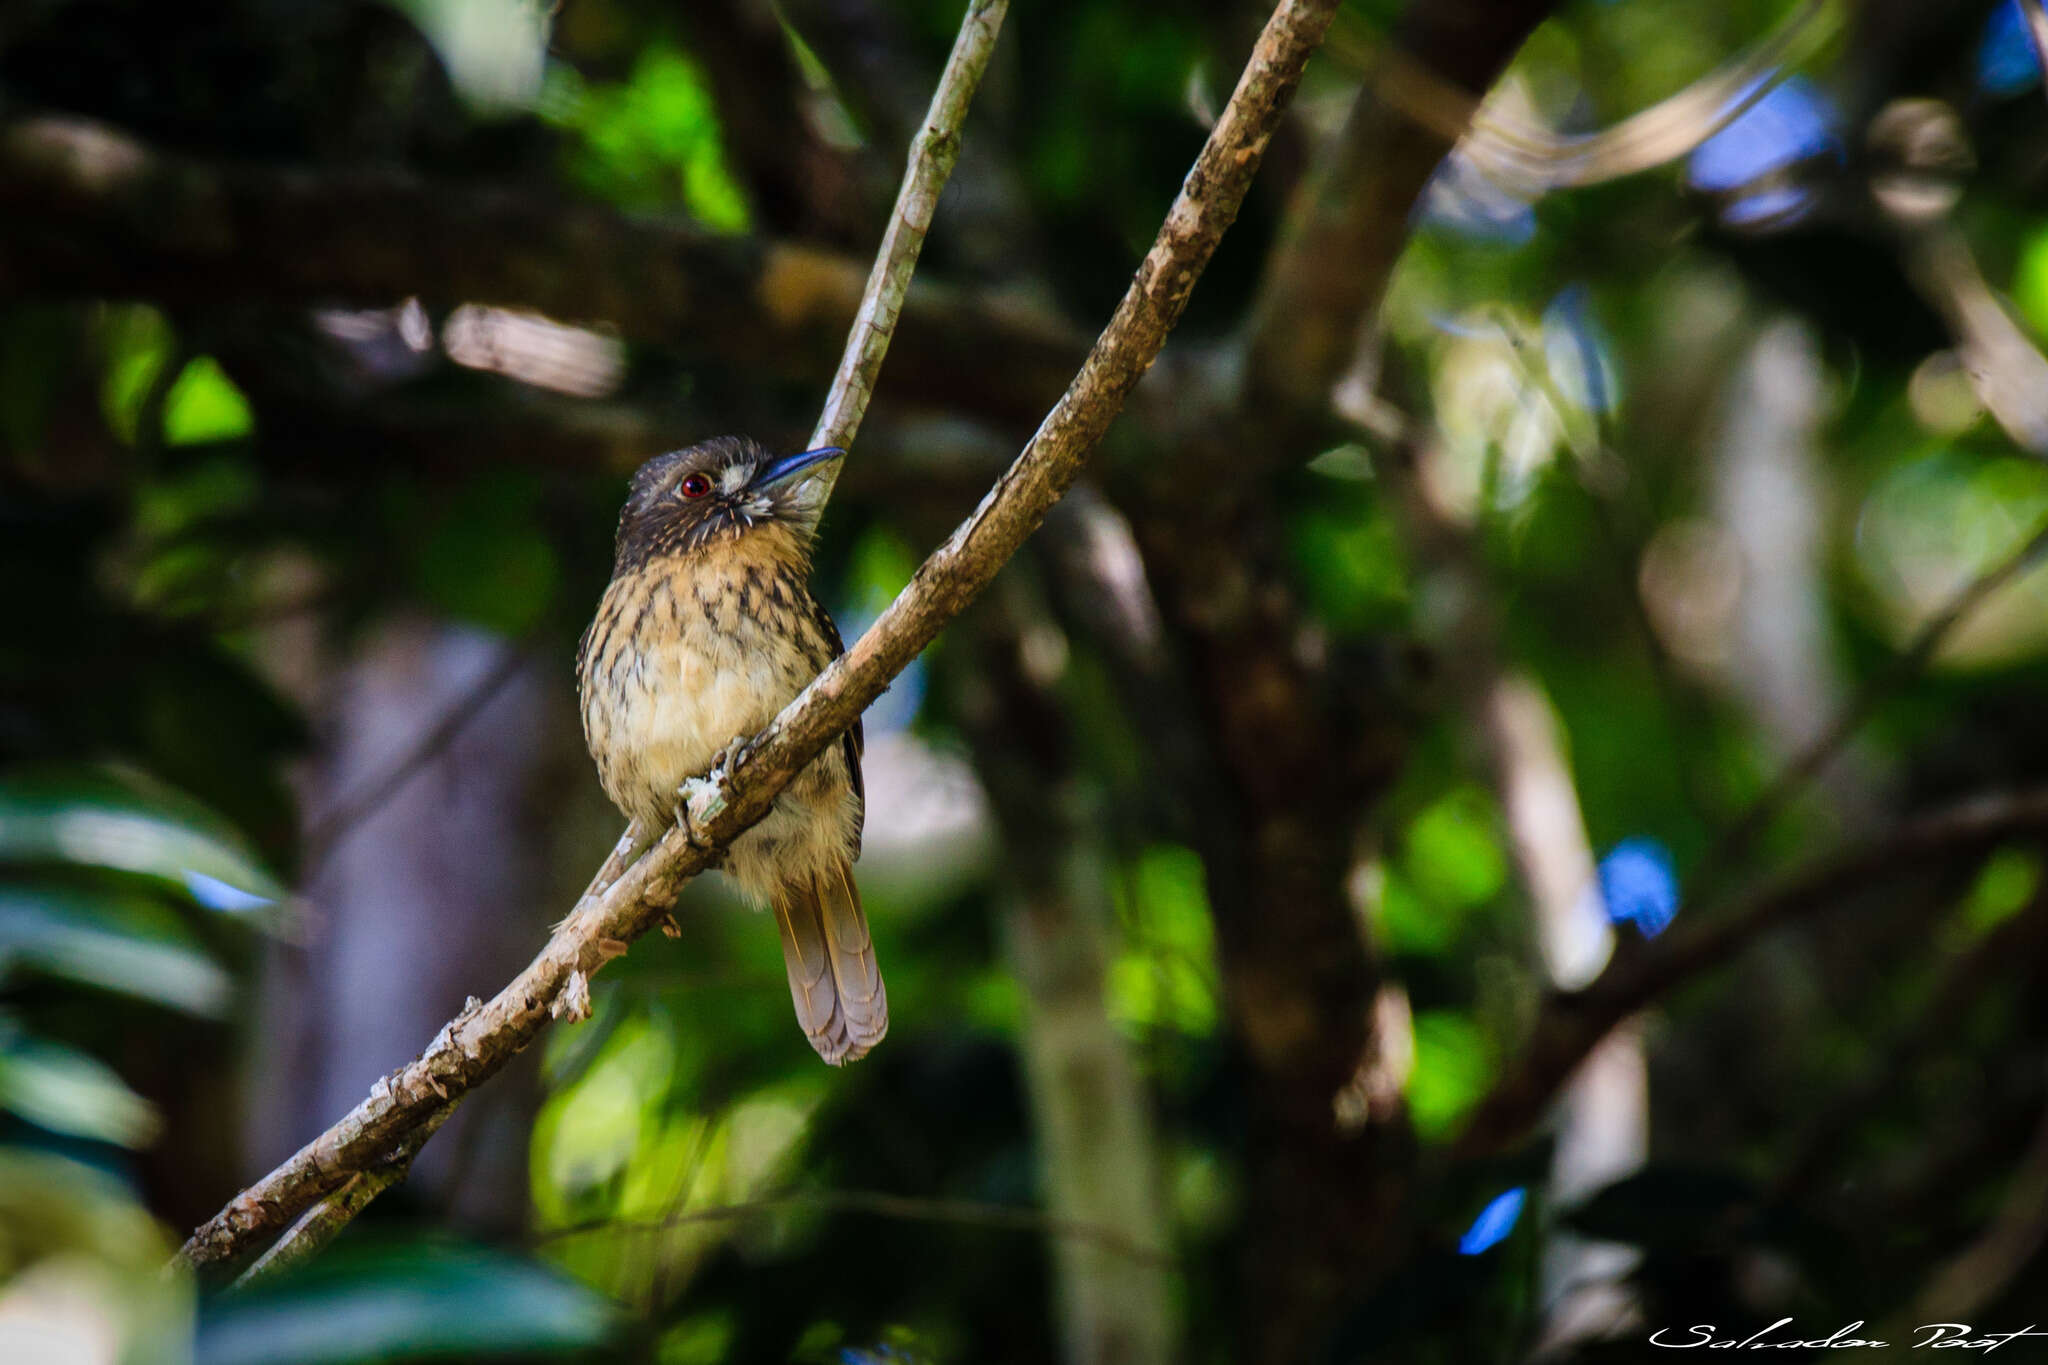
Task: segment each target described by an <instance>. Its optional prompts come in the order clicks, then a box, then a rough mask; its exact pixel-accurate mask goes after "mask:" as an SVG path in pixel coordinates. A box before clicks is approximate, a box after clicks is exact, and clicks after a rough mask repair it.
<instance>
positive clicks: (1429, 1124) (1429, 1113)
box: [1408, 1010, 1493, 1138]
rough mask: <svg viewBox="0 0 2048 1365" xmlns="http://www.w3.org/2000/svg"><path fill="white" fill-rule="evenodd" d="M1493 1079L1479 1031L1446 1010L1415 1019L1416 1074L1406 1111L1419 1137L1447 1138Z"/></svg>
mask: <svg viewBox="0 0 2048 1365" xmlns="http://www.w3.org/2000/svg"><path fill="white" fill-rule="evenodd" d="M1492 1078H1493V1049H1492V1047H1491V1046H1490V1045H1489V1044H1488V1043H1487V1039H1486V1034H1485V1033H1484V1032H1483V1031H1481V1029H1480V1027H1479V1026H1478V1025H1477V1024H1475V1023H1473V1022H1472V1021H1471V1020H1470V1019H1467V1018H1466V1017H1465V1016H1464V1015H1462V1014H1457V1013H1454V1012H1452V1011H1450V1010H1429V1011H1426V1012H1424V1013H1422V1014H1418V1015H1416V1016H1415V1070H1414V1072H1413V1073H1412V1074H1411V1075H1410V1076H1409V1079H1408V1108H1409V1111H1410V1112H1411V1113H1412V1114H1413V1115H1414V1116H1415V1129H1416V1131H1417V1132H1419V1133H1421V1134H1422V1135H1423V1136H1424V1137H1430V1138H1434V1137H1441V1136H1442V1135H1444V1134H1445V1133H1448V1132H1449V1131H1450V1130H1451V1129H1452V1128H1453V1127H1454V1126H1455V1125H1456V1124H1457V1122H1458V1120H1459V1119H1460V1118H1462V1117H1463V1116H1464V1114H1465V1112H1466V1111H1467V1110H1469V1109H1470V1108H1471V1107H1472V1106H1473V1105H1474V1104H1475V1103H1477V1102H1478V1100H1479V1097H1480V1095H1482V1094H1484V1093H1485V1091H1486V1086H1487V1083H1488V1082H1489V1081H1490V1080H1491V1079H1492Z"/></svg>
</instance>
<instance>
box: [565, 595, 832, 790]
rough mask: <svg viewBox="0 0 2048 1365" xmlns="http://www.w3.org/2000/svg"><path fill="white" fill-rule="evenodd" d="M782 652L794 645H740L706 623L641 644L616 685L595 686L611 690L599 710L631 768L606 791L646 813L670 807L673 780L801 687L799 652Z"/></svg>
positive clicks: (698, 769)
mask: <svg viewBox="0 0 2048 1365" xmlns="http://www.w3.org/2000/svg"><path fill="white" fill-rule="evenodd" d="M693 635H694V636H697V637H698V638H690V637H691V636H693ZM785 653H788V654H792V655H793V654H794V651H784V650H780V649H777V648H775V647H774V646H773V645H772V644H768V643H766V642H757V643H756V644H755V647H753V648H746V647H744V646H743V645H742V644H741V642H739V641H737V640H732V639H730V638H721V637H719V636H717V635H716V634H715V633H714V632H710V631H704V632H691V633H689V634H688V635H686V636H685V637H684V638H682V639H679V640H675V641H670V642H662V643H654V644H652V645H651V646H649V647H646V648H643V649H641V650H640V651H639V655H638V657H637V658H636V659H635V660H634V661H633V663H632V665H631V666H630V667H629V668H627V669H625V670H623V676H622V677H621V678H620V679H619V680H618V683H619V685H618V686H616V687H615V688H607V689H603V690H605V691H607V692H609V693H611V696H610V698H609V700H608V703H607V701H605V700H600V702H599V706H600V708H601V709H606V710H609V711H610V712H611V713H612V714H610V715H609V716H607V717H604V720H605V721H606V722H608V725H609V728H611V729H612V731H613V733H615V734H618V735H622V736H624V737H626V742H625V743H624V744H623V745H615V746H613V747H614V748H615V749H619V750H623V752H622V753H621V755H620V756H621V757H623V758H625V759H626V760H627V762H628V764H629V765H630V766H631V767H632V768H633V769H636V770H637V771H635V772H633V773H631V774H623V773H622V774H620V776H621V778H622V779H624V781H622V783H621V784H620V785H621V790H618V791H614V792H612V796H613V799H614V800H617V801H618V802H619V803H620V804H621V805H622V806H626V807H627V808H629V809H633V810H635V811H636V812H637V813H641V814H646V815H655V814H656V813H666V812H667V811H669V810H672V809H673V807H674V802H675V790H676V788H677V786H679V785H680V784H681V783H683V782H684V781H686V780H687V779H689V778H691V777H694V776H696V775H697V774H699V773H702V772H703V771H704V770H705V769H707V768H709V767H710V766H711V760H712V759H713V758H714V757H715V756H716V755H717V753H718V751H719V750H720V749H722V748H724V747H725V746H726V745H728V744H730V743H731V742H732V741H733V740H734V739H735V738H745V737H747V736H749V735H752V734H754V733H755V732H756V731H758V730H759V729H761V727H762V726H764V725H766V724H767V723H768V722H769V721H771V720H773V719H774V718H775V714H776V713H777V712H778V711H780V710H781V709H782V708H783V707H784V706H786V705H787V704H788V703H789V701H790V699H791V698H793V697H795V696H796V694H797V693H798V692H799V691H801V690H802V688H803V685H804V683H805V682H806V681H807V680H808V676H809V675H808V674H807V672H806V671H805V670H804V667H803V664H802V661H801V660H800V659H795V658H785V657H778V656H780V655H783V654H785ZM606 786H607V787H610V786H612V783H611V782H610V781H609V780H608V781H607V782H606ZM633 787H637V788H639V789H640V790H639V791H637V792H635V791H632V790H630V788H633ZM650 807H651V809H650Z"/></svg>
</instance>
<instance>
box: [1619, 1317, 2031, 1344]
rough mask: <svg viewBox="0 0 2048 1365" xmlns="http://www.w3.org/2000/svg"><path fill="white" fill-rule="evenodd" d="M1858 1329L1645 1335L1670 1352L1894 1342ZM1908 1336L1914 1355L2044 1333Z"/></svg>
mask: <svg viewBox="0 0 2048 1365" xmlns="http://www.w3.org/2000/svg"><path fill="white" fill-rule="evenodd" d="M1862 1330H1863V1323H1862V1321H1861V1320H1860V1319H1859V1320H1858V1321H1856V1322H1852V1323H1850V1324H1849V1325H1848V1326H1846V1327H1837V1328H1836V1329H1835V1330H1834V1331H1832V1332H1830V1333H1828V1335H1826V1336H1824V1337H1809V1336H1807V1335H1805V1334H1804V1333H1803V1332H1801V1331H1800V1330H1799V1329H1797V1328H1796V1327H1794V1326H1793V1325H1792V1319H1791V1318H1779V1319H1778V1320H1777V1321H1776V1322H1774V1323H1772V1324H1771V1325H1770V1326H1769V1327H1766V1328H1764V1329H1763V1330H1761V1331H1758V1332H1753V1333H1751V1334H1750V1335H1748V1336H1746V1337H1734V1336H1727V1335H1724V1334H1723V1333H1722V1332H1721V1330H1720V1329H1719V1328H1718V1327H1716V1326H1715V1325H1714V1324H1713V1323H1711V1322H1708V1323H1696V1324H1694V1325H1693V1326H1691V1327H1659V1328H1658V1329H1657V1330H1656V1331H1654V1332H1652V1333H1651V1334H1650V1344H1651V1345H1652V1346H1662V1347H1666V1348H1668V1349H1673V1350H1688V1349H1691V1348H1692V1347H1695V1346H1704V1347H1706V1348H1707V1349H1708V1350H1710V1351H1772V1350H1786V1351H1824V1350H1851V1349H1855V1348H1858V1347H1861V1348H1864V1349H1877V1350H1883V1349H1886V1348H1888V1347H1890V1346H1891V1345H1892V1344H1893V1343H1891V1342H1889V1341H1879V1340H1877V1339H1876V1338H1874V1337H1862V1336H1858V1335H1857V1333H1859V1332H1861V1331H1862ZM1912 1335H1913V1339H1912V1340H1911V1341H1902V1342H1899V1343H1898V1345H1901V1346H1904V1347H1907V1348H1909V1349H1911V1350H1915V1351H1919V1350H1929V1349H1931V1350H1937V1351H1938V1350H1961V1351H1995V1350H1997V1349H1998V1348H1999V1347H2001V1346H2003V1345H2005V1344H2006V1343H2007V1342H2009V1341H2017V1340H2019V1339H2020V1338H2021V1337H2048V1331H2041V1330H2036V1328H2035V1326H2034V1324H2033V1323H2028V1324H2027V1325H2026V1326H2025V1327H2022V1328H2020V1329H2018V1330H2017V1331H2012V1332H1980V1331H1978V1330H1977V1329H1976V1328H1974V1327H1972V1326H1970V1324H1968V1323H1966V1322H1925V1323H1922V1324H1920V1326H1918V1327H1915V1328H1914V1329H1913V1332H1912Z"/></svg>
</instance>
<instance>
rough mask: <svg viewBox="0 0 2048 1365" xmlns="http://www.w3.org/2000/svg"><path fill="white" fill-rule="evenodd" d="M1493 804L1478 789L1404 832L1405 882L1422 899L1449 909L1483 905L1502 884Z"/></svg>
mask: <svg viewBox="0 0 2048 1365" xmlns="http://www.w3.org/2000/svg"><path fill="white" fill-rule="evenodd" d="M1497 829H1498V823H1497V822H1496V820H1495V818H1494V810H1493V803H1492V802H1491V801H1490V800H1489V799H1488V798H1487V796H1486V794H1485V793H1484V792H1482V791H1480V790H1479V789H1478V788H1477V787H1464V788H1461V789H1459V790H1457V791H1454V792H1452V793H1451V794H1450V795H1448V796H1446V797H1444V798H1443V799H1442V800H1441V801H1438V802H1437V803H1436V804H1435V805H1433V806H1431V807H1430V808H1429V809H1428V810H1425V811H1424V812H1422V814H1421V815H1419V816H1417V817H1416V818H1415V823H1414V824H1412V825H1410V826H1409V827H1408V841H1407V857H1406V858H1405V859H1404V860H1403V861H1404V863H1405V865H1406V867H1407V871H1408V875H1409V878H1410V879H1411V880H1412V881H1413V882H1414V883H1415V886H1416V887H1417V889H1419V890H1420V891H1421V892H1422V893H1423V894H1424V895H1426V896H1428V897H1429V898H1430V899H1432V900H1435V901H1438V902H1440V903H1441V904H1444V905H1446V906H1450V907H1452V908H1453V909H1459V910H1462V909H1466V908H1468V907H1471V906H1475V905H1483V904H1484V903H1486V902H1487V901H1490V900H1492V899H1493V898H1494V897H1495V896H1496V895H1498V894H1500V889H1501V887H1502V886H1504V885H1506V883H1507V875H1508V865H1507V855H1506V854H1505V853H1503V852H1502V850H1501V846H1500V837H1499V835H1498V834H1497V833H1496V830H1497Z"/></svg>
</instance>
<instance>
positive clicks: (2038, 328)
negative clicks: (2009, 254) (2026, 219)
mask: <svg viewBox="0 0 2048 1365" xmlns="http://www.w3.org/2000/svg"><path fill="white" fill-rule="evenodd" d="M2012 292H2013V298H2014V300H2015V301H2016V302H2017V303H2018V304H2019V306H2020V312H2021V313H2023V314H2024V315H2025V316H2026V319H2027V321H2028V322H2030V323H2032V324H2033V325H2034V332H2035V334H2036V335H2039V336H2048V227H2044V228H2042V229H2041V230H2040V231H2039V232H2037V233H2035V234H2034V235H2033V236H2032V237H2030V238H2028V239H2027V244H2026V246H2025V247H2024V248H2023V249H2022V250H2021V251H2020V262H2019V269H2018V270H2016V271H2014V272H2013V281H2012Z"/></svg>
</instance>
